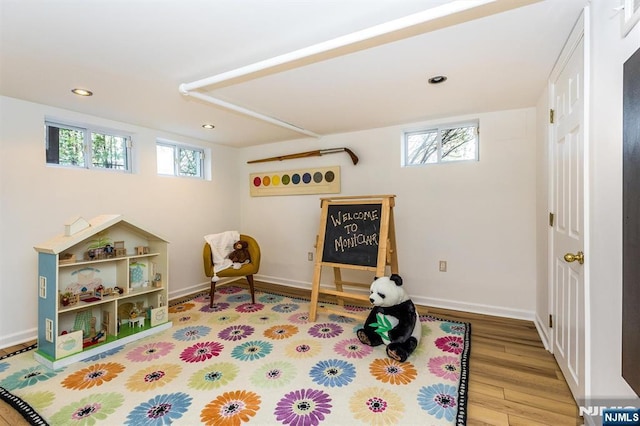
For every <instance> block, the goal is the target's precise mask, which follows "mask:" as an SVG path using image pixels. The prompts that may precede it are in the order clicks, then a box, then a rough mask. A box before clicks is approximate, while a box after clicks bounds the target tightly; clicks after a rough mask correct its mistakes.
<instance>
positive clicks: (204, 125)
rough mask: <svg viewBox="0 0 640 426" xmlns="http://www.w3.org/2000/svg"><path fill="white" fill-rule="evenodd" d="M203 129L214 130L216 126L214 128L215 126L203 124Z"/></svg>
mask: <svg viewBox="0 0 640 426" xmlns="http://www.w3.org/2000/svg"><path fill="white" fill-rule="evenodd" d="M202 127H204V128H205V129H213V128H214V127H216V126H214V125H213V124H203V125H202Z"/></svg>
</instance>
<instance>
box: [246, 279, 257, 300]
mask: <svg viewBox="0 0 640 426" xmlns="http://www.w3.org/2000/svg"><path fill="white" fill-rule="evenodd" d="M247 281H248V282H249V290H251V303H253V304H254V305H255V304H256V295H255V290H254V288H253V275H247Z"/></svg>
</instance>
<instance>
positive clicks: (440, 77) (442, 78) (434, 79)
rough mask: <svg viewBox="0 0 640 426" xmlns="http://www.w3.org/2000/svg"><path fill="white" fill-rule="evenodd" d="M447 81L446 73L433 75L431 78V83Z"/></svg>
mask: <svg viewBox="0 0 640 426" xmlns="http://www.w3.org/2000/svg"><path fill="white" fill-rule="evenodd" d="M445 81H447V77H445V76H444V75H436V76H435V77H431V78H430V79H429V84H440V83H444V82H445Z"/></svg>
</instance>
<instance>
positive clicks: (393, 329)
mask: <svg viewBox="0 0 640 426" xmlns="http://www.w3.org/2000/svg"><path fill="white" fill-rule="evenodd" d="M369 300H370V301H371V303H372V304H373V309H372V310H371V312H370V313H369V316H368V317H367V320H366V321H365V323H364V327H363V328H361V329H359V330H358V331H357V332H356V334H357V336H358V339H360V341H361V342H362V343H364V344H365V345H369V346H378V345H382V344H385V345H387V355H388V356H389V357H390V358H392V359H395V360H397V361H400V362H404V361H406V360H407V358H408V357H409V355H411V353H412V352H413V351H414V350H415V349H416V347H417V346H418V343H419V342H420V336H421V334H422V326H421V325H420V318H419V317H418V313H417V311H416V306H415V305H414V304H413V302H412V301H411V299H410V298H409V296H408V295H407V292H406V291H405V290H404V288H403V287H402V278H401V277H400V275H398V274H392V275H391V276H390V277H379V278H376V279H375V280H374V281H373V283H371V294H370V297H369Z"/></svg>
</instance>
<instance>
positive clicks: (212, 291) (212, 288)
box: [209, 279, 216, 308]
mask: <svg viewBox="0 0 640 426" xmlns="http://www.w3.org/2000/svg"><path fill="white" fill-rule="evenodd" d="M215 293H216V283H215V281H213V279H212V280H211V290H209V307H210V308H213V295H214V294H215Z"/></svg>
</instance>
